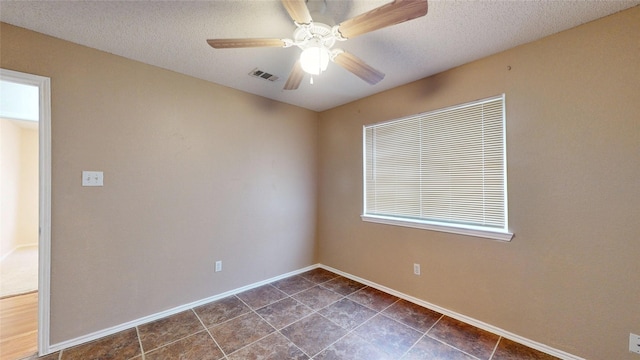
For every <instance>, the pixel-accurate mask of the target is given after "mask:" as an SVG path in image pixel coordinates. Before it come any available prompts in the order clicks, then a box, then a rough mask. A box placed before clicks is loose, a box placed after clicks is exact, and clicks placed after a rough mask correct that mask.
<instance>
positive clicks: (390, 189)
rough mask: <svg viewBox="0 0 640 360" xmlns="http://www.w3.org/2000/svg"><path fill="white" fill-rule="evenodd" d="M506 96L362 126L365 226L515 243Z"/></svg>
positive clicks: (363, 216) (363, 217)
mask: <svg viewBox="0 0 640 360" xmlns="http://www.w3.org/2000/svg"><path fill="white" fill-rule="evenodd" d="M504 113H505V112H504V95H500V96H497V97H492V98H489V99H484V100H480V101H474V102H471V103H467V104H462V105H457V106H453V107H450V108H446V109H441V110H436V111H431V112H428V113H423V114H418V115H414V116H409V117H406V118H402V119H396V120H392V121H388V122H383V123H379V124H373V125H367V126H365V127H364V129H363V136H364V141H363V148H364V159H363V164H364V174H363V175H364V197H363V198H364V211H363V215H362V219H363V220H365V221H371V222H378V223H385V224H391V225H400V226H409V227H417V228H424V229H430V230H437V231H445V232H453V233H460V234H465V235H473V236H480V237H487V238H492V239H498V240H507V241H509V240H511V238H512V237H513V234H511V233H509V231H508V223H507V182H506V154H505V152H506V151H505V115H504Z"/></svg>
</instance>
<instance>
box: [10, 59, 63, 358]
mask: <svg viewBox="0 0 640 360" xmlns="http://www.w3.org/2000/svg"><path fill="white" fill-rule="evenodd" d="M50 91H51V90H50V79H49V78H46V77H42V76H38V75H32V74H26V73H20V72H16V71H11V70H5V69H0V149H1V152H0V159H1V163H2V168H1V169H0V193H1V194H0V198H1V201H2V204H1V205H0V206H1V208H2V212H1V216H2V217H1V221H0V236H2V238H0V271H2V274H0V276H2V279H0V316H1V317H2V319H0V323H2V329H1V330H2V331H1V332H2V334H0V335H1V337H0V341H1V342H2V346H1V347H2V348H3V351H2V353H0V359H2V360H4V359H12V358H22V357H25V356H29V355H33V354H34V353H35V352H36V351H37V352H38V353H39V354H40V355H44V354H46V353H48V352H49V295H50V290H49V289H50V287H49V286H50V262H51V261H50V258H51V252H50V246H51V135H50V134H51V105H50Z"/></svg>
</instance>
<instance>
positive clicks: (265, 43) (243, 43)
mask: <svg viewBox="0 0 640 360" xmlns="http://www.w3.org/2000/svg"><path fill="white" fill-rule="evenodd" d="M207 43H208V44H209V45H211V47H213V48H216V49H230V48H249V47H284V46H285V43H284V41H283V40H282V39H209V40H207Z"/></svg>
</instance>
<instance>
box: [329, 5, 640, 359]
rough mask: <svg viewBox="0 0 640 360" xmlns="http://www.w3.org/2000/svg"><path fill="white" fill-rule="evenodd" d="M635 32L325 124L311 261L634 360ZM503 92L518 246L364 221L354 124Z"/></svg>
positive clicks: (426, 87)
mask: <svg viewBox="0 0 640 360" xmlns="http://www.w3.org/2000/svg"><path fill="white" fill-rule="evenodd" d="M639 34H640V7H636V8H633V9H631V10H628V11H625V12H622V13H619V14H616V15H613V16H610V17H607V18H604V19H601V20H598V21H595V22H592V23H589V24H586V25H584V26H580V27H578V28H575V29H572V30H569V31H565V32H562V33H559V34H557V35H554V36H551V37H548V38H545V39H543V40H541V41H537V42H534V43H530V44H527V45H524V46H520V47H517V48H515V49H512V50H509V51H506V52H504V53H501V54H498V55H495V56H491V57H488V58H485V59H483V60H480V61H476V62H473V63H470V64H468V65H465V66H462V67H459V68H456V69H453V70H451V71H447V72H444V73H442V74H439V75H437V76H433V77H430V78H427V79H424V80H421V81H418V82H414V83H412V84H409V85H406V86H402V87H399V88H396V89H393V90H391V91H387V92H384V93H381V94H378V95H375V96H372V97H369V98H366V99H363V100H361V101H357V102H354V103H351V104H347V105H344V106H341V107H339V108H336V109H333V110H329V111H326V112H323V113H321V115H320V122H319V124H320V125H319V144H320V155H319V176H320V178H319V179H320V180H319V181H320V183H319V194H318V199H319V200H318V201H319V211H318V212H319V214H318V218H319V224H318V234H319V235H318V241H319V258H320V262H321V263H323V264H326V265H329V266H332V267H335V268H337V269H340V270H343V271H345V272H348V273H351V274H354V275H357V276H360V277H362V278H365V279H369V280H371V281H374V282H377V283H379V284H382V285H385V286H388V287H390V288H393V289H396V290H399V291H401V292H404V293H406V294H410V295H413V296H415V297H418V298H420V299H422V300H425V301H428V302H431V303H433V304H436V305H439V306H442V307H444V308H447V309H450V310H453V311H456V312H458V313H460V314H464V315H467V316H470V317H472V318H475V319H477V320H480V321H484V322H486V323H489V324H492V325H494V326H497V327H500V328H502V329H504V330H507V331H510V332H512V333H515V334H518V335H521V336H524V337H526V338H529V339H532V340H535V341H538V342H541V343H544V344H547V345H549V346H552V347H555V348H557V349H561V350H564V351H567V352H569V353H572V354H576V355H579V356H582V357H585V358H588V359H603V360H607V359H629V360H632V359H635V358H636V357H637V355H633V354H630V353H629V351H628V341H629V333H630V332H634V333H640V311H638V305H639V304H640V286H639V285H638V284H640V259H639V255H640V238H639V236H640V221H639V220H638V219H639V218H640V211H639V207H640V205H639V204H640V181H639V179H640V158H639V156H640V153H639V151H640V150H639V149H640V48H639V47H638V46H639V44H640V43H639V42H638V36H639ZM425 61H428V59H427V60H425ZM508 67H511V70H508ZM501 93H505V94H506V111H507V154H508V155H507V157H508V187H509V188H508V192H509V223H510V228H511V230H512V231H513V232H514V233H515V238H514V239H513V240H512V242H508V243H505V242H497V241H491V240H487V239H481V238H474V237H468V236H460V235H452V234H445V233H438V232H432V231H426V230H417V229H409V228H401V227H394V226H388V225H380V224H372V223H365V222H362V221H361V220H360V217H359V215H360V214H361V211H362V185H361V184H362V140H361V137H362V125H363V124H369V123H375V122H379V121H383V120H388V119H393V118H397V117H401V116H404V115H408V114H414V113H419V112H424V111H428V110H433V109H438V108H442V107H446V106H450V105H454V104H459V103H464V102H468V101H471V100H475V99H480V98H485V97H489V96H493V95H498V94H501ZM413 263H420V264H421V265H422V275H421V276H414V275H413V273H412V264H413Z"/></svg>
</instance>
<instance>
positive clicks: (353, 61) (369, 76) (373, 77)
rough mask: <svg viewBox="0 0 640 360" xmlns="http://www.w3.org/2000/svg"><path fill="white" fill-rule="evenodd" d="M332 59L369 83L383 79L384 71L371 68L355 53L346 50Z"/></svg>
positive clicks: (375, 82)
mask: <svg viewBox="0 0 640 360" xmlns="http://www.w3.org/2000/svg"><path fill="white" fill-rule="evenodd" d="M333 61H334V62H335V63H336V64H338V65H340V66H342V67H343V68H345V69H346V70H348V71H350V72H352V73H353V74H355V75H356V76H358V77H359V78H360V79H362V80H364V81H366V82H368V83H369V84H371V85H375V84H377V83H378V82H379V81H380V80H382V79H384V73H381V72H380V71H378V70H376V69H374V68H372V67H371V66H369V65H367V64H366V63H365V62H364V61H362V60H360V59H359V58H358V57H356V56H355V55H352V54H349V53H347V52H341V53H339V54H338V55H336V57H335V58H334V59H333Z"/></svg>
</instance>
